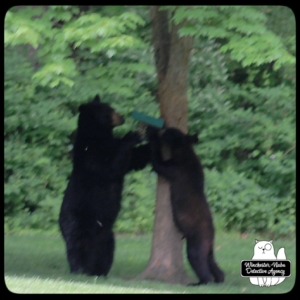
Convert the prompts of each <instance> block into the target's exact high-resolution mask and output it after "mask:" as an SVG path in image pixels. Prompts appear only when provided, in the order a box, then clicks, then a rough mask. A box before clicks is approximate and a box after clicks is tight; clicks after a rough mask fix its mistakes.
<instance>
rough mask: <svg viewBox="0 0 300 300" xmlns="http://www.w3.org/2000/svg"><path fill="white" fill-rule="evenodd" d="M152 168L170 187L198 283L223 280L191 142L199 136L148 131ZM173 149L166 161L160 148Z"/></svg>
mask: <svg viewBox="0 0 300 300" xmlns="http://www.w3.org/2000/svg"><path fill="white" fill-rule="evenodd" d="M147 135H148V139H149V141H150V147H151V153H152V164H153V169H154V170H155V171H156V172H157V173H158V174H159V175H161V176H162V177H164V178H165V179H166V180H167V181H168V182H169V184H170V193H171V195H170V197H171V207H172V213H173V219H174V223H175V225H176V227H177V228H178V229H179V231H180V232H181V233H182V234H183V235H184V237H185V238H186V241H187V256H188V260H189V262H190V264H191V266H192V268H193V270H194V271H195V273H196V275H197V277H198V278H199V282H198V283H197V284H206V283H208V282H211V281H212V280H213V279H214V281H215V282H223V281H224V273H223V272H222V271H221V270H220V268H219V267H218V265H217V264H216V262H215V260H214V254H213V244H214V227H213V220H212V215H211V212H210V208H209V205H208V203H207V201H206V197H205V194H204V174H203V170H202V166H201V163H200V161H199V159H198V157H197V156H196V154H195V152H194V150H193V147H192V143H196V142H197V141H198V138H197V136H195V135H194V136H192V135H185V134H183V133H182V132H181V131H180V130H178V129H176V128H167V129H161V130H155V129H154V128H151V127H149V128H148V130H147ZM162 144H164V145H166V146H167V147H168V148H169V149H170V156H171V157H170V159H168V160H166V161H163V160H162V157H161V146H162Z"/></svg>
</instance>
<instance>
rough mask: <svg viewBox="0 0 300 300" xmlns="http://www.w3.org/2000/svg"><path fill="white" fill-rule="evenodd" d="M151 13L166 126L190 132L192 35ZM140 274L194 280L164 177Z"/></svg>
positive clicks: (165, 17) (156, 11) (165, 15)
mask: <svg viewBox="0 0 300 300" xmlns="http://www.w3.org/2000/svg"><path fill="white" fill-rule="evenodd" d="M150 13H151V17H152V28H153V44H154V50H155V60H156V69H157V80H158V100H159V103H160V112H161V116H162V118H163V119H164V120H165V126H166V127H177V128H179V129H181V130H182V131H183V132H187V125H188V106H187V95H186V94H187V82H188V81H187V75H188V63H189V55H190V51H191V48H192V38H190V37H181V38H180V37H179V36H178V29H179V28H180V25H181V24H179V25H175V24H173V23H172V24H171V28H170V30H169V28H168V27H169V20H168V13H167V11H159V7H158V6H152V7H151V9H150ZM162 156H163V158H164V159H167V158H168V156H169V155H168V149H165V148H163V149H162ZM139 278H145V279H155V280H162V281H165V282H169V283H181V284H187V283H189V282H191V279H190V278H189V277H188V276H187V274H186V272H185V270H184V265H183V256H182V234H181V233H179V231H178V230H177V228H176V227H175V225H174V223H173V217H172V210H171V203H170V190H169V184H168V183H167V181H165V180H164V179H163V178H161V177H158V181H157V192H156V206H155V220H154V232H153V240H152V250H151V257H150V260H149V262H148V265H147V267H146V269H145V270H144V272H143V273H142V274H141V275H140V276H139Z"/></svg>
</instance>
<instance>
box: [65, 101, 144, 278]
mask: <svg viewBox="0 0 300 300" xmlns="http://www.w3.org/2000/svg"><path fill="white" fill-rule="evenodd" d="M79 111H80V114H79V120H78V130H77V136H76V140H75V144H74V151H73V153H74V155H73V171H72V173H71V176H70V180H69V183H68V186H67V189H66V191H65V195H64V199H63V203H62V206H61V212H60V216H59V225H60V229H61V232H62V235H63V238H64V239H65V242H66V250H67V257H68V261H69V265H70V271H71V273H81V272H82V273H85V274H88V275H96V276H100V275H104V276H106V275H107V273H108V272H109V270H110V268H111V265H112V262H113V253H114V246H115V243H114V234H113V231H112V227H113V224H114V222H115V220H116V218H117V215H118V213H119V211H120V206H121V204H120V202H121V196H122V187H123V181H124V176H125V174H126V173H127V172H129V171H131V170H138V169H142V168H144V167H145V166H146V164H147V163H148V162H149V161H150V149H149V145H148V144H146V145H142V146H139V147H135V148H134V146H135V145H136V144H137V143H139V142H140V138H139V135H138V133H136V132H129V133H127V134H126V135H125V136H124V137H123V138H121V139H119V138H115V137H114V136H113V127H114V126H118V125H121V124H123V122H124V118H123V117H121V116H120V115H119V114H117V113H116V112H115V111H114V109H113V108H111V107H110V106H109V105H108V104H105V103H101V102H100V98H99V97H98V96H97V97H95V99H94V100H93V101H91V102H89V103H87V104H83V105H81V106H80V107H79Z"/></svg>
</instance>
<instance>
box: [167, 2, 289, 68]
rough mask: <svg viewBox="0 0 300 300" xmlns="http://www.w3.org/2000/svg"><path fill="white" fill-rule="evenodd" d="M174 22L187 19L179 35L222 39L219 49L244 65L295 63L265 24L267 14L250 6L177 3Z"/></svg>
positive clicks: (281, 42) (275, 66)
mask: <svg viewBox="0 0 300 300" xmlns="http://www.w3.org/2000/svg"><path fill="white" fill-rule="evenodd" d="M172 19H173V21H174V22H175V23H177V24H178V23H180V22H183V21H184V20H185V21H187V22H186V24H184V26H182V27H181V28H180V30H179V33H180V35H191V36H195V37H201V36H202V37H209V38H223V39H224V40H225V41H226V42H225V43H224V44H223V45H222V46H221V47H220V51H221V52H224V53H225V52H228V51H230V55H231V58H232V59H234V60H236V61H240V62H241V63H242V66H243V67H247V66H250V65H251V64H254V65H261V64H263V63H266V62H273V61H275V64H274V69H279V68H280V67H281V66H283V65H285V64H295V56H294V55H292V54H291V53H289V52H288V51H287V47H286V45H285V44H284V43H283V41H282V39H280V38H279V37H278V36H277V35H276V34H274V33H273V32H272V31H271V30H268V28H267V27H266V26H265V22H266V20H267V17H266V15H265V14H264V13H263V12H260V11H259V9H257V8H256V7H251V6H229V7H225V6H221V7H218V6H194V7H192V6H180V7H178V8H177V9H176V10H175V13H174V14H173V17H172Z"/></svg>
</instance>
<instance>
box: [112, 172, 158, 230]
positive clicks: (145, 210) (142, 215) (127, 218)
mask: <svg viewBox="0 0 300 300" xmlns="http://www.w3.org/2000/svg"><path fill="white" fill-rule="evenodd" d="M149 173H150V170H149V168H147V170H146V171H143V172H141V171H140V172H131V173H130V174H128V175H127V176H126V181H125V188H124V190H123V199H126V200H125V201H123V202H122V209H121V212H120V215H119V218H118V219H117V222H116V224H115V229H116V230H117V231H118V232H127V233H131V232H133V233H145V232H151V231H152V227H153V222H154V204H155V189H154V188H153V187H154V186H155V185H156V175H155V174H154V173H151V176H149Z"/></svg>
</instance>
